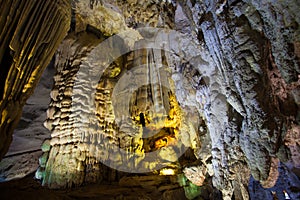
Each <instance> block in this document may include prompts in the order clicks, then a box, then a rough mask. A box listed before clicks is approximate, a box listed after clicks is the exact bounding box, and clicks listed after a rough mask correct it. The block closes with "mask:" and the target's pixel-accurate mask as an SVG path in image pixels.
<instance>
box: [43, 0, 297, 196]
mask: <svg viewBox="0 0 300 200" xmlns="http://www.w3.org/2000/svg"><path fill="white" fill-rule="evenodd" d="M72 4H73V11H74V14H73V17H72V20H73V21H72V22H73V23H72V25H71V28H72V30H71V31H70V33H69V35H68V37H67V38H66V39H65V40H64V42H63V43H62V44H61V46H60V49H59V50H58V53H57V56H56V67H57V71H58V72H57V74H56V75H55V86H54V88H53V90H52V92H51V98H52V102H51V103H50V106H49V109H48V119H47V122H46V123H45V124H46V127H47V128H48V129H49V130H50V131H51V136H52V138H51V140H49V141H47V142H46V143H45V144H44V145H43V147H42V148H43V151H44V155H43V156H42V157H41V159H40V167H41V168H40V171H38V172H37V177H38V178H42V179H43V183H44V184H45V185H48V186H49V187H52V188H60V187H68V186H72V185H81V184H82V183H84V182H98V181H101V180H102V179H110V180H118V179H120V178H121V175H120V174H118V173H116V172H115V171H114V170H112V169H108V168H105V167H104V166H103V165H102V164H101V163H99V161H100V160H101V161H103V159H104V160H105V159H111V161H112V162H113V163H114V166H124V164H123V163H121V162H122V161H123V162H124V161H125V160H126V159H128V158H129V159H132V160H133V162H132V163H127V162H126V165H128V166H130V167H131V168H132V169H133V170H136V169H137V168H138V167H140V166H139V165H137V164H139V163H143V162H142V161H143V160H147V158H146V156H145V155H146V154H147V153H149V152H151V148H152V147H153V146H154V147H159V148H161V147H162V149H163V150H164V151H161V153H159V154H158V157H160V158H163V159H164V160H165V161H175V160H176V157H177V155H176V153H177V152H176V151H175V149H176V148H173V144H174V143H175V144H177V145H179V146H184V147H190V148H189V149H190V150H191V152H192V153H191V154H193V156H191V154H188V153H187V152H186V153H184V155H185V156H186V157H191V159H190V160H189V159H186V158H183V159H182V158H181V159H179V162H178V163H176V164H175V165H172V167H174V168H175V169H177V170H179V171H178V173H179V174H180V173H181V171H180V170H182V169H184V167H185V169H190V170H187V171H186V173H187V176H188V177H189V178H190V179H191V180H192V181H193V182H195V183H197V184H199V185H201V184H202V183H203V181H204V185H205V184H212V185H213V186H214V187H216V188H217V189H218V190H220V191H221V193H222V197H223V199H231V198H232V197H233V196H234V198H235V199H249V198H273V197H274V198H276V197H279V198H281V197H283V195H284V194H285V193H286V194H287V195H289V197H292V198H294V197H295V198H297V195H298V194H299V190H298V188H299V187H298V184H299V181H298V178H297V177H296V176H294V171H295V169H297V168H299V144H300V143H299V135H300V128H299V116H300V113H299V110H300V109H299V89H300V82H299V78H300V77H299V57H300V53H299V52H300V50H299V49H300V46H299V44H300V39H299V35H300V34H299V30H300V29H299V19H300V17H299V12H298V11H297V9H298V8H299V3H298V2H297V1H296V0H291V1H288V2H283V1H272V0H267V1H263V2H262V1H256V0H238V1H233V0H225V1H216V0H213V1H209V0H207V1H206V0H203V1H197V0H187V1H162V2H160V1H134V0H131V1H121V0H117V1H110V0H103V1H98V0H95V1H93V0H91V1H80V2H77V1H73V2H72ZM141 27H162V28H166V29H168V31H169V34H168V35H167V36H166V35H164V34H163V31H161V32H160V31H158V30H155V31H153V32H147V31H139V30H138V28H141ZM170 29H175V30H176V32H178V33H182V34H183V35H184V37H183V36H180V37H178V35H177V34H173V32H172V31H170ZM122 32H123V33H124V34H122ZM116 34H117V35H118V36H117V37H118V39H116V40H115V41H116V43H109V44H106V45H107V46H105V47H104V48H102V49H97V46H98V45H99V44H101V43H102V42H103V39H105V38H106V37H109V36H113V35H116ZM136 41H140V43H138V42H136ZM166 41H167V42H166ZM116 44H117V45H116ZM135 45H141V47H142V48H144V47H149V48H150V49H151V45H154V46H155V47H159V49H160V51H157V52H156V51H153V53H149V51H148V52H147V51H143V50H140V51H136V52H131V53H129V54H126V55H125V54H124V55H123V54H122V52H126V51H130V50H132V48H134V47H136V46H135ZM147 45H148V46H147ZM161 45H166V46H168V45H169V47H167V48H166V47H165V46H161ZM120 47H124V49H122V48H120ZM149 48H148V49H149ZM110 49H113V50H114V51H113V52H109V50H110ZM107 53H111V55H109V56H107ZM116 55H122V56H117V57H116ZM153 58H155V59H154V60H158V61H159V64H163V65H166V68H165V69H166V70H165V71H166V72H164V73H165V76H168V77H170V78H171V79H170V81H169V82H168V83H164V84H163V85H164V86H168V87H170V89H169V88H163V87H161V88H159V87H157V85H152V86H142V87H140V88H138V89H137V90H136V92H135V93H133V96H132V97H130V98H128V99H126V97H128V95H127V94H126V93H131V92H132V91H131V90H130V89H128V88H126V87H124V86H123V85H126V84H127V85H128V83H127V82H128V80H130V81H131V82H132V83H133V85H138V82H141V80H142V79H143V78H142V77H143V76H144V74H145V73H141V71H143V69H148V68H147V67H145V68H135V69H132V68H133V67H132V65H135V64H137V65H147V64H149V63H151V59H153ZM111 59H113V60H111ZM145 60H146V61H145ZM147 60H148V61H147ZM149 61H150V62H149ZM108 63H109V64H110V66H109V67H108V68H107V70H106V71H103V73H104V77H103V78H102V79H101V80H100V81H99V82H94V79H96V80H97V78H99V76H100V75H99V68H100V69H101V68H103V66H105V64H108ZM162 71H164V70H162ZM139 73H140V74H139ZM152 73H154V71H152ZM126 74H130V75H126ZM146 74H147V73H146ZM123 76H125V78H123V79H122V77H123ZM79 77H80V78H79ZM78 78H79V79H80V82H79V84H78ZM98 80H99V79H98ZM134 80H135V81H134ZM126 81H127V82H126ZM130 81H129V82H130ZM131 82H130V83H131ZM168 84H170V85H168ZM131 87H134V86H132V85H131ZM91 91H92V92H91ZM148 91H151V92H148ZM153 91H156V94H158V93H160V92H161V93H170V94H173V95H174V96H172V95H171V96H172V97H176V100H174V101H173V103H174V102H175V103H174V104H173V108H174V107H176V105H177V103H176V102H178V105H180V109H177V111H178V110H180V111H181V112H180V114H179V115H178V116H180V117H178V118H182V119H185V120H182V121H180V120H179V121H180V125H178V126H175V128H174V129H171V130H170V129H163V131H161V132H160V133H159V134H161V135H160V136H161V137H160V138H158V139H157V138H155V137H150V138H148V140H145V139H143V138H142V135H141V132H142V131H141V130H144V129H143V126H146V125H147V126H148V125H149V124H150V123H149V121H147V119H148V118H149V119H150V117H149V116H150V115H148V114H146V113H147V110H148V109H147V107H151V106H154V105H155V107H157V109H158V110H161V108H162V107H164V108H165V109H166V111H167V112H166V113H168V112H169V113H170V112H173V111H174V110H173V111H172V106H171V102H172V101H170V102H169V104H168V103H162V102H164V101H165V100H167V101H169V100H170V99H166V96H164V95H157V96H156V97H155V98H152V97H151V96H152V95H153V94H154V92H153ZM122 92H123V93H122ZM91 93H92V96H91V95H90V94H91ZM93 95H94V96H93ZM113 95H116V96H119V97H120V98H119V99H118V98H115V99H114V98H113V97H114V96H113ZM122 95H123V96H122ZM126 95H127V96H126ZM123 99H126V102H130V103H129V105H133V106H132V107H130V109H129V110H130V114H129V115H126V114H127V113H128V110H126V109H123V108H124V106H123V107H122V106H120V105H122V104H125V103H126V102H125V101H122V100H123ZM150 100H151V101H150ZM147 101H148V102H147ZM165 102H166V101H165ZM93 103H95V105H93ZM91 105H93V106H91ZM145 107H146V108H145ZM125 108H126V106H125ZM124 113H125V115H126V116H125V118H122V117H121V118H119V117H120V116H122V115H124ZM141 113H143V115H141ZM166 113H164V114H163V115H165V114H166ZM94 116H96V117H94ZM116 116H117V117H116ZM128 116H129V119H128V118H126V117H128ZM175 116H176V115H175ZM168 117H170V116H168ZM175 118H176V117H174V119H175ZM178 118H177V119H178ZM119 119H122V120H119ZM171 121H172V120H171ZM171 121H169V124H172V123H171ZM175 121H176V120H175ZM158 122H160V123H157V124H156V125H157V126H158V124H162V123H161V122H162V120H158ZM118 126H119V127H118ZM159 127H160V125H159ZM121 129H122V130H124V132H122V131H120V130H121ZM177 129H178V130H181V131H182V132H181V137H180V138H176V137H175V139H174V137H172V136H174V135H175V136H176V130H177ZM174 130H175V131H174ZM126 131H129V132H131V135H130V136H128V134H127V133H126ZM165 132H172V133H173V132H174V133H175V134H174V135H167V134H165ZM156 139H157V140H156ZM146 144H149V145H148V146H147V145H146ZM112 145H115V146H117V147H119V148H121V149H123V150H126V152H136V153H138V155H136V157H130V156H131V155H130V154H129V156H127V157H126V158H125V157H123V156H124V155H123V156H122V155H121V154H120V152H118V151H114V150H113V151H111V150H108V149H109V148H110V147H111V146H112ZM145 145H146V146H145ZM165 146H170V148H169V149H168V150H165V148H164V147H165ZM101 148H104V149H105V151H103V149H101ZM111 155H113V156H111ZM192 157H193V158H192ZM194 158H195V159H194ZM195 160H196V161H195ZM126 161H127V160H126ZM287 161H289V162H290V164H289V166H290V167H289V168H290V169H288V168H287V167H286V166H285V164H283V162H287ZM146 163H147V165H148V166H147V167H149V168H150V169H154V168H155V166H154V165H155V164H154V165H151V162H146ZM192 169H193V170H192ZM199 169H201V170H199ZM291 169H293V170H294V171H293V170H291ZM104 172H109V173H110V174H109V175H105V173H104ZM200 172H201V173H202V174H199V173H200ZM204 172H205V173H204ZM180 175H181V176H183V174H180ZM180 175H179V176H180ZM105 176H106V177H105ZM194 177H198V178H196V179H197V180H198V181H197V180H194ZM211 178H212V182H211V181H210V179H211ZM199 179H201V181H200V182H201V184H200V182H199ZM202 179H203V180H202ZM254 179H255V180H254ZM120 180H122V179H120ZM249 180H250V187H249V188H248V184H249ZM283 180H287V181H288V182H291V183H292V185H293V187H290V186H289V185H285V184H283V185H284V186H282V185H281V184H280V183H282V182H283ZM262 186H264V187H270V189H264V188H263V187H262ZM193 187H194V186H191V187H190V188H185V187H184V188H185V189H186V190H185V191H189V192H186V197H188V198H191V199H192V198H195V197H196V196H197V195H199V193H200V190H201V189H202V190H203V191H209V192H212V191H216V190H215V189H212V188H210V189H207V188H205V186H203V187H201V188H200V189H199V187H196V188H193ZM193 189H194V190H193ZM256 189H258V190H259V191H261V194H258V193H257V190H256ZM293 189H296V191H295V190H293ZM192 191H194V193H193V192H192ZM270 191H273V193H272V192H270ZM274 191H276V192H275V193H274ZM176 192H178V191H177V190H175V191H173V190H170V191H169V193H168V192H165V193H164V197H163V198H165V199H168V198H169V199H170V198H171V197H170V196H172V197H174V195H176ZM178 193H179V194H182V192H178ZM216 193H218V192H216ZM168 195H170V196H168ZM195 195H196V196H195ZM217 196H218V195H216V196H215V197H212V198H217ZM298 196H299V195H298Z"/></svg>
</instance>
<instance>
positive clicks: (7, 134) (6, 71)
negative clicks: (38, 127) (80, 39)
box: [0, 0, 71, 159]
mask: <svg viewBox="0 0 300 200" xmlns="http://www.w3.org/2000/svg"><path fill="white" fill-rule="evenodd" d="M0 10H1V18H0V30H1V35H0V63H1V71H0V79H1V86H0V87H1V88H0V99H1V101H0V113H1V115H0V116H1V117H0V119H1V120H0V137H1V140H0V159H1V158H2V157H3V156H4V155H5V153H6V152H7V150H8V147H9V145H10V143H11V141H12V133H13V130H14V128H15V127H16V125H17V124H18V121H19V118H20V116H21V114H22V108H23V106H24V104H25V102H26V100H27V99H28V97H29V96H30V95H31V94H32V92H33V89H34V88H35V86H36V84H37V83H38V81H39V79H40V77H41V75H42V72H43V71H44V69H45V68H46V66H47V65H48V64H49V62H50V60H51V58H52V56H53V54H54V53H55V51H56V48H57V47H58V45H59V43H60V42H61V41H62V39H63V38H64V37H65V35H66V33H67V31H68V29H69V26H70V21H71V20H70V14H71V10H70V5H69V3H68V1H65V0H60V1H56V2H52V1H38V2H36V1H31V0H30V1H27V0H24V1H0Z"/></svg>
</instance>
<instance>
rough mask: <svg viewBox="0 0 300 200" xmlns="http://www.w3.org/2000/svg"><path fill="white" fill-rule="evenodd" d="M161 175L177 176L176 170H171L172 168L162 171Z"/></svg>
mask: <svg viewBox="0 0 300 200" xmlns="http://www.w3.org/2000/svg"><path fill="white" fill-rule="evenodd" d="M159 174H160V175H164V176H170V175H175V170H174V169H170V168H164V169H162V170H160V173H159Z"/></svg>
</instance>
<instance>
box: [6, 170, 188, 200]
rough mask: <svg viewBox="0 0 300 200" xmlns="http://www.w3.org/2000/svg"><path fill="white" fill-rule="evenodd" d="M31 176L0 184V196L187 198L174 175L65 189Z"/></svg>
mask: <svg viewBox="0 0 300 200" xmlns="http://www.w3.org/2000/svg"><path fill="white" fill-rule="evenodd" d="M33 177H34V174H30V175H28V176H26V177H24V178H21V179H18V180H11V181H8V182H2V183H0V193H1V199H3V200H4V199H103V200H106V199H107V200H115V199H116V200H125V199H126V200H135V199H155V200H158V199H166V200H167V199H170V200H171V199H182V200H184V199H187V198H186V197H185V192H184V189H183V187H180V186H179V184H176V183H175V182H173V183H172V179H173V180H175V179H176V177H175V176H173V177H169V176H159V175H152V176H133V177H123V178H122V179H121V180H120V181H119V182H112V183H108V182H101V183H99V184H87V185H84V186H81V187H77V188H72V189H64V190H54V189H49V188H47V187H43V186H41V183H40V182H39V181H38V180H35V179H34V178H33ZM170 180H171V183H170V182H169V181H170ZM166 183H168V184H166Z"/></svg>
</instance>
